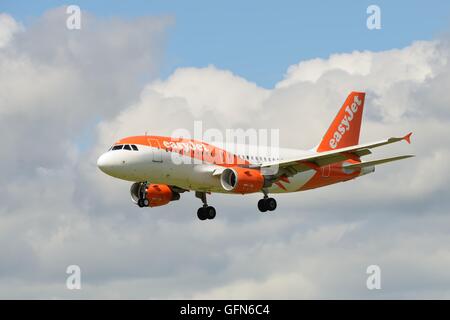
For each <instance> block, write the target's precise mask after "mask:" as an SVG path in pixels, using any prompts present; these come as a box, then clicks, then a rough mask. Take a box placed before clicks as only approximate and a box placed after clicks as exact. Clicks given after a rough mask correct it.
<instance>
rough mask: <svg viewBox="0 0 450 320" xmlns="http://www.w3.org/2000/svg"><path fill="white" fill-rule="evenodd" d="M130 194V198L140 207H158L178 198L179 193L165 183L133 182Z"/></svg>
mask: <svg viewBox="0 0 450 320" xmlns="http://www.w3.org/2000/svg"><path fill="white" fill-rule="evenodd" d="M130 194H131V200H132V201H133V202H134V203H136V204H137V205H139V206H140V207H158V206H163V205H165V204H168V203H169V202H170V201H174V200H179V199H180V194H179V193H178V192H175V191H173V190H172V189H171V187H169V186H168V185H166V184H152V183H144V182H135V183H133V184H132V185H131V188H130Z"/></svg>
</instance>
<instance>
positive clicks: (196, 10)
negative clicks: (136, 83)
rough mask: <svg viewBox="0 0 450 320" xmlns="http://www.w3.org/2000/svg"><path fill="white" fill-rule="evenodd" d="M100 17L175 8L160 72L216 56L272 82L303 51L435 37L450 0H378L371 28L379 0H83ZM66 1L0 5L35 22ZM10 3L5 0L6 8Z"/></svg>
mask: <svg viewBox="0 0 450 320" xmlns="http://www.w3.org/2000/svg"><path fill="white" fill-rule="evenodd" d="M73 3H74V4H78V5H79V6H80V7H81V8H82V10H87V11H89V12H91V13H93V14H95V15H96V16H99V17H109V18H111V17H122V18H124V19H133V18H136V17H139V16H144V15H162V16H165V15H167V16H173V17H174V18H175V19H176V23H175V24H174V25H173V26H172V28H170V30H169V36H168V38H167V48H166V52H165V57H164V61H163V62H162V65H161V66H160V68H161V69H160V76H161V77H163V78H165V77H167V76H168V75H170V74H171V73H172V72H173V71H174V70H175V69H176V68H178V67H205V66H208V65H209V64H212V65H215V66H217V67H219V68H223V69H228V70H232V71H233V72H234V73H236V74H238V75H240V76H242V77H244V78H246V79H248V80H250V81H252V82H255V83H257V84H258V85H260V86H263V87H265V88H270V87H273V86H274V84H275V83H276V82H278V81H280V80H281V79H282V77H283V73H284V71H285V70H286V68H287V67H288V66H289V65H291V64H294V63H297V62H298V61H299V59H302V60H303V59H311V58H317V57H321V58H325V57H327V56H328V55H330V54H332V53H335V52H351V51H353V50H360V51H362V50H372V51H379V50H384V49H389V48H393V47H403V46H405V45H407V44H409V43H410V42H411V41H413V40H429V39H432V38H433V37H435V36H437V35H439V34H440V33H441V32H445V30H448V28H449V27H450V24H449V21H450V14H449V12H450V3H448V2H446V1H439V0H432V1H377V2H376V3H375V4H377V5H379V6H380V7H381V8H382V24H383V27H382V29H381V30H379V31H371V30H368V29H367V28H365V27H364V26H365V25H366V19H367V16H368V15H367V13H366V9H367V7H368V6H369V5H371V4H374V2H373V1H352V0H344V1H339V2H336V1H314V2H305V1H282V2H276V1H256V0H250V1H237V0H232V1H219V2H217V1H214V2H211V1H132V3H131V4H129V3H128V2H123V1H78V2H73ZM64 4H65V2H63V1H48V0H45V1H33V2H31V3H30V2H29V1H24V0H19V1H6V2H3V3H2V4H1V5H0V10H2V9H3V10H4V11H5V12H8V13H10V14H12V15H13V16H14V17H16V18H17V19H19V20H20V21H22V22H23V23H25V24H26V25H27V24H30V23H32V21H34V20H35V19H36V18H37V17H39V16H40V15H41V14H42V13H43V12H45V11H46V10H48V8H52V7H57V6H61V5H64ZM2 7H3V8H2Z"/></svg>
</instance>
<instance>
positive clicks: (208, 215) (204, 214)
mask: <svg viewBox="0 0 450 320" xmlns="http://www.w3.org/2000/svg"><path fill="white" fill-rule="evenodd" d="M195 196H196V197H197V198H199V199H200V200H202V202H203V207H201V208H199V209H198V210H197V217H198V218H199V219H200V220H202V221H203V220H206V219H209V220H212V219H214V218H215V217H216V209H215V208H214V207H212V206H208V203H207V202H206V192H200V191H196V192H195Z"/></svg>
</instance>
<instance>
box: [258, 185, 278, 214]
mask: <svg viewBox="0 0 450 320" xmlns="http://www.w3.org/2000/svg"><path fill="white" fill-rule="evenodd" d="M263 193H264V198H263V199H261V200H259V201H258V209H259V211H261V212H266V211H274V210H275V209H276V208H277V201H276V200H275V199H274V198H269V196H268V195H267V192H266V191H264V190H263Z"/></svg>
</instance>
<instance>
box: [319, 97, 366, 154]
mask: <svg viewBox="0 0 450 320" xmlns="http://www.w3.org/2000/svg"><path fill="white" fill-rule="evenodd" d="M365 95H366V94H365V93H364V92H352V93H350V94H349V95H348V97H347V99H346V100H345V102H344V104H343V106H342V107H341V109H340V110H339V112H338V114H337V115H336V117H335V118H334V120H333V122H332V123H331V125H330V127H329V128H328V130H327V132H326V133H325V135H324V136H323V138H322V141H321V142H320V144H319V146H318V147H317V151H318V152H323V151H329V150H334V149H339V148H345V147H350V146H353V145H356V144H358V143H359V132H360V130H361V120H362V114H363V110H364V98H365Z"/></svg>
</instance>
